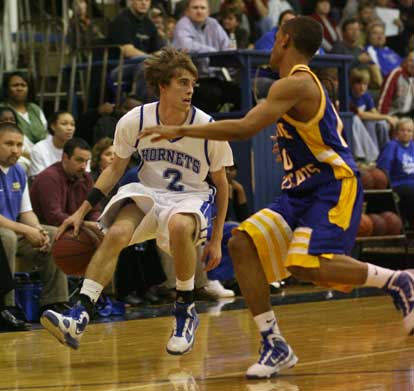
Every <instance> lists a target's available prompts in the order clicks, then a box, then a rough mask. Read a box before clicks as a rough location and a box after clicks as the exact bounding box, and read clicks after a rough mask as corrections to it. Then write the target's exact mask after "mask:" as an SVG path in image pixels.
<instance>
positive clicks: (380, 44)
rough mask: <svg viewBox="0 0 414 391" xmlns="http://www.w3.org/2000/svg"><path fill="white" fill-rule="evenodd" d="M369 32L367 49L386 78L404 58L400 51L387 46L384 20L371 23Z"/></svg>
mask: <svg viewBox="0 0 414 391" xmlns="http://www.w3.org/2000/svg"><path fill="white" fill-rule="evenodd" d="M367 33H368V34H367V47H366V48H365V50H366V51H367V53H368V54H369V56H370V57H371V58H372V61H373V62H374V63H375V64H377V65H378V66H379V68H380V70H381V74H382V76H383V77H384V78H385V77H387V76H388V74H389V73H390V72H391V71H393V70H394V69H395V68H397V67H398V66H400V64H401V61H402V59H401V57H400V55H399V54H398V53H396V52H395V51H394V50H392V49H391V48H389V47H388V46H385V43H386V37H385V27H384V25H383V23H382V22H380V21H377V22H373V23H372V24H370V25H369V26H368V30H367Z"/></svg>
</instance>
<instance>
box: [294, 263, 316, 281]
mask: <svg viewBox="0 0 414 391" xmlns="http://www.w3.org/2000/svg"><path fill="white" fill-rule="evenodd" d="M287 269H288V270H289V272H290V273H291V274H292V276H293V277H295V278H297V279H298V280H301V281H318V275H319V269H317V268H309V267H302V266H289V267H288V268H287Z"/></svg>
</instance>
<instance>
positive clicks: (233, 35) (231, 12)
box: [220, 7, 249, 49]
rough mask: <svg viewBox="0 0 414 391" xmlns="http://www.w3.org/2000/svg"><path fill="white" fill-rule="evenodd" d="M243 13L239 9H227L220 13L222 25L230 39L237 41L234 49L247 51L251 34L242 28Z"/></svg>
mask: <svg viewBox="0 0 414 391" xmlns="http://www.w3.org/2000/svg"><path fill="white" fill-rule="evenodd" d="M241 16H242V13H241V11H240V10H239V9H238V8H235V7H226V8H224V9H223V10H222V11H221V12H220V19H221V25H222V26H223V28H224V30H225V32H226V33H227V35H228V36H229V38H230V41H232V40H235V43H236V45H235V47H234V48H233V49H247V47H248V46H249V33H248V32H247V31H246V30H244V29H243V28H242V27H240V23H241Z"/></svg>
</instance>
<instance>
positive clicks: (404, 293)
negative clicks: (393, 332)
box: [384, 270, 414, 335]
mask: <svg viewBox="0 0 414 391" xmlns="http://www.w3.org/2000/svg"><path fill="white" fill-rule="evenodd" d="M384 290H385V292H387V293H388V294H390V295H391V297H392V298H393V300H394V305H395V307H397V309H398V310H401V311H402V313H403V316H404V319H403V324H404V328H405V330H406V332H407V334H408V335H413V334H414V275H413V274H412V273H410V272H406V271H400V270H399V271H396V272H394V273H393V274H392V276H391V277H390V278H389V280H388V281H387V283H386V284H385V287H384Z"/></svg>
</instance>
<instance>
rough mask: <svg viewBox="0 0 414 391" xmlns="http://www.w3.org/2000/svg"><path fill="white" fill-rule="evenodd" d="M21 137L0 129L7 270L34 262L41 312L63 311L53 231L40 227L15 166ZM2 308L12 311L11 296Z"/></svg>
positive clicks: (0, 231)
mask: <svg viewBox="0 0 414 391" xmlns="http://www.w3.org/2000/svg"><path fill="white" fill-rule="evenodd" d="M22 148H23V134H22V132H21V131H20V130H19V128H17V127H16V126H15V125H13V124H10V123H5V124H1V125H0V240H1V242H2V245H3V247H4V252H5V254H6V258H7V260H8V262H9V266H10V270H11V272H12V273H13V272H14V270H15V261H16V255H19V256H22V257H24V258H25V259H26V260H31V261H32V262H33V266H34V269H37V271H38V272H39V274H40V278H41V280H42V283H43V289H42V295H41V297H40V300H39V304H40V306H41V307H43V308H45V309H46V308H63V306H64V305H63V303H65V302H66V301H67V300H68V284H67V279H66V276H65V274H63V272H62V271H60V270H59V269H58V268H57V267H56V265H55V263H54V262H53V259H52V256H51V252H50V243H51V241H52V239H53V237H54V235H55V231H56V228H54V227H49V226H42V225H40V223H39V220H38V218H37V216H36V215H35V213H34V212H33V211H32V206H31V202H30V198H29V191H28V186H27V182H26V174H25V172H24V170H23V168H22V167H21V166H20V165H19V164H17V160H18V159H19V157H20V156H21V154H22ZM5 305H6V306H8V307H14V305H15V302H14V292H13V291H12V292H9V293H7V294H6V296H5Z"/></svg>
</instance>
